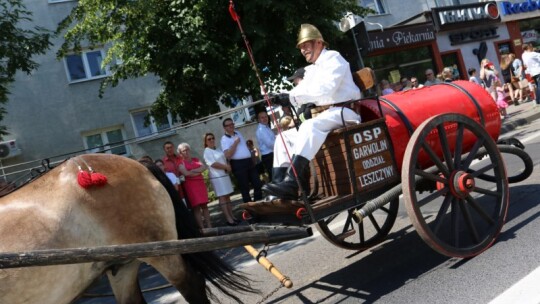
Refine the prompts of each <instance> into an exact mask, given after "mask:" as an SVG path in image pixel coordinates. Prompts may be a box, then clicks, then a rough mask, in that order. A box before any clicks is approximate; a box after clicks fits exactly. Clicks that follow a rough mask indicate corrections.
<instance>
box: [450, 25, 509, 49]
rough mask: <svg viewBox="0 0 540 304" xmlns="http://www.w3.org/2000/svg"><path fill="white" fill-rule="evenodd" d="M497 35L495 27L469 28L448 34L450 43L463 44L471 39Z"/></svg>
mask: <svg viewBox="0 0 540 304" xmlns="http://www.w3.org/2000/svg"><path fill="white" fill-rule="evenodd" d="M497 37H499V34H498V33H497V27H490V28H485V29H470V30H464V31H462V32H457V33H451V34H450V35H448V38H449V39H450V45H456V44H464V43H468V42H472V41H483V40H488V39H493V38H497Z"/></svg>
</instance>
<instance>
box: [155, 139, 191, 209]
mask: <svg viewBox="0 0 540 304" xmlns="http://www.w3.org/2000/svg"><path fill="white" fill-rule="evenodd" d="M163 150H164V151H165V156H163V158H161V160H162V161H163V165H164V166H165V172H172V173H173V174H174V175H175V176H176V177H178V182H179V183H178V187H177V189H178V195H179V196H180V199H181V200H182V201H184V203H185V202H186V196H185V195H184V188H183V187H182V185H181V184H182V180H183V176H182V174H181V173H180V171H178V166H180V163H181V162H182V157H181V156H178V155H176V154H175V153H174V144H173V143H172V142H171V141H166V142H165V143H164V144H163ZM187 205H188V206H189V203H188V204H187Z"/></svg>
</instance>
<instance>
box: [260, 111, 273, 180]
mask: <svg viewBox="0 0 540 304" xmlns="http://www.w3.org/2000/svg"><path fill="white" fill-rule="evenodd" d="M257 120H258V121H259V125H258V126H257V132H256V133H255V136H256V137H257V142H258V143H259V151H260V152H261V161H262V163H263V165H264V169H265V170H266V172H267V173H268V177H270V180H272V164H273V163H274V143H275V141H276V135H275V134H274V132H273V131H272V129H270V127H269V126H268V113H266V111H261V112H259V113H257Z"/></svg>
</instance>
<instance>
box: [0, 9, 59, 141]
mask: <svg viewBox="0 0 540 304" xmlns="http://www.w3.org/2000/svg"><path fill="white" fill-rule="evenodd" d="M31 17H32V13H31V12H30V11H28V10H27V9H26V7H25V6H24V4H23V3H22V2H21V0H2V1H0V121H2V120H3V118H4V115H5V114H6V109H5V108H4V105H5V104H6V103H7V102H8V95H9V85H10V84H11V83H12V82H13V81H14V80H15V74H16V73H17V71H22V72H25V73H27V74H30V73H31V72H32V70H34V69H36V68H37V66H38V65H37V63H36V62H35V61H33V60H32V56H34V55H36V54H44V53H45V51H46V50H47V49H48V48H49V47H50V45H51V43H50V41H49V38H50V34H51V33H50V31H48V30H46V29H44V28H42V27H39V26H34V25H32V18H31ZM7 134H9V133H8V132H7V128H6V126H0V139H1V138H2V137H3V136H4V135H7Z"/></svg>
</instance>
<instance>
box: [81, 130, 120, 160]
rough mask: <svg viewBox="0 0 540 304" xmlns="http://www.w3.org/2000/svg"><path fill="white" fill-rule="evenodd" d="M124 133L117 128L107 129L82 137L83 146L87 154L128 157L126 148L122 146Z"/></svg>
mask: <svg viewBox="0 0 540 304" xmlns="http://www.w3.org/2000/svg"><path fill="white" fill-rule="evenodd" d="M124 141H125V135H124V131H123V130H122V129H121V128H119V127H116V128H109V129H104V130H99V131H95V132H89V133H88V134H86V135H84V146H85V149H86V150H87V151H88V152H89V153H100V152H102V153H112V154H117V155H128V147H127V146H125V144H124Z"/></svg>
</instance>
